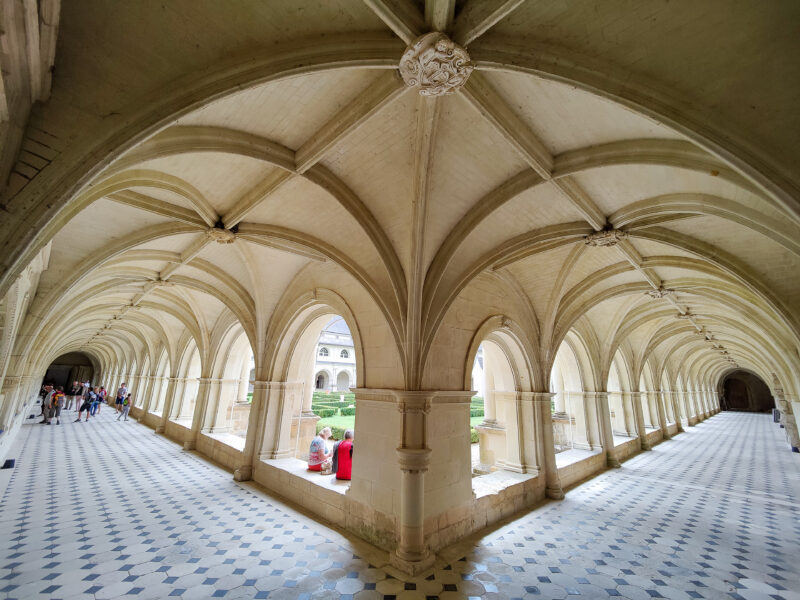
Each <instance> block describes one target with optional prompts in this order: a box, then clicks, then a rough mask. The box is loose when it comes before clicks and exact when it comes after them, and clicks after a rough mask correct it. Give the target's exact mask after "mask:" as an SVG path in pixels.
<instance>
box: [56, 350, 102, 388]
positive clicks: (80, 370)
mask: <svg viewBox="0 0 800 600" xmlns="http://www.w3.org/2000/svg"><path fill="white" fill-rule="evenodd" d="M93 377H94V365H93V364H92V361H91V360H90V359H89V357H88V356H86V355H85V354H83V353H82V352H70V353H68V354H62V355H61V356H59V357H58V358H56V359H55V360H54V361H53V362H52V363H51V364H50V366H49V367H47V371H46V372H45V374H44V380H43V381H42V383H49V384H52V385H54V386H62V387H63V388H64V389H65V390H69V389H70V387H71V386H72V382H73V381H90V382H91V383H95V382H94V381H93V380H92V378H93ZM98 385H100V383H99V382H98Z"/></svg>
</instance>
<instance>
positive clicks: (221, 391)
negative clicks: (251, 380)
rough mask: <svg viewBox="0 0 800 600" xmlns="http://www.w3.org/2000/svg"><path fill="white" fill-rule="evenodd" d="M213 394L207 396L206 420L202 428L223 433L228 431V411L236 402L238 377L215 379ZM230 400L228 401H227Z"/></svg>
mask: <svg viewBox="0 0 800 600" xmlns="http://www.w3.org/2000/svg"><path fill="white" fill-rule="evenodd" d="M216 381H217V382H218V383H217V385H216V386H215V388H216V389H215V390H214V392H215V393H214V394H212V395H210V396H209V398H208V402H209V404H208V410H207V415H208V417H207V418H208V419H209V420H208V421H206V424H205V425H204V428H205V430H206V431H208V432H209V433H225V432H227V431H230V429H231V427H230V411H231V409H232V408H233V405H234V403H235V402H236V399H237V396H238V393H239V390H238V387H239V379H217V380H216ZM228 400H230V402H228Z"/></svg>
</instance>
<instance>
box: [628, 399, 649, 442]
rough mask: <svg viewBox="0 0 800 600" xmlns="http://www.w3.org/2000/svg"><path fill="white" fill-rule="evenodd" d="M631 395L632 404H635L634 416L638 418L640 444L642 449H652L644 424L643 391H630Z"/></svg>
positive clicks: (637, 431) (637, 426)
mask: <svg viewBox="0 0 800 600" xmlns="http://www.w3.org/2000/svg"><path fill="white" fill-rule="evenodd" d="M629 393H630V396H631V406H633V416H634V418H635V420H636V433H637V434H638V435H639V446H640V447H641V448H642V450H651V449H652V446H650V442H648V441H647V429H646V428H645V425H644V414H643V413H642V392H638V391H637V392H629Z"/></svg>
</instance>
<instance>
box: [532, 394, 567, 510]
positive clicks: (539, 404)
mask: <svg viewBox="0 0 800 600" xmlns="http://www.w3.org/2000/svg"><path fill="white" fill-rule="evenodd" d="M560 395H561V394H559V396H560ZM552 396H553V394H550V393H547V392H537V393H534V394H533V398H534V405H535V407H536V408H537V409H538V414H539V421H540V422H541V434H542V451H543V453H544V457H543V460H542V463H543V465H544V473H545V485H546V488H545V495H546V496H547V497H548V498H552V499H553V500H561V499H562V498H564V490H562V489H561V479H560V478H559V476H558V467H556V449H555V446H554V444H553V415H552V413H551V412H550V411H551V408H550V398H551V397H552ZM562 404H563V402H562Z"/></svg>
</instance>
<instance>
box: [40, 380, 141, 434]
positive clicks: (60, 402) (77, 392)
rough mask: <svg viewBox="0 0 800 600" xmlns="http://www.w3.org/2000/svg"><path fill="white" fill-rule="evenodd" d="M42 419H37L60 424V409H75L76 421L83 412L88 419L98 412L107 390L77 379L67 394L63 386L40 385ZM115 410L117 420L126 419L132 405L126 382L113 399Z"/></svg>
mask: <svg viewBox="0 0 800 600" xmlns="http://www.w3.org/2000/svg"><path fill="white" fill-rule="evenodd" d="M40 395H41V396H42V412H41V416H42V420H41V421H39V423H40V424H42V425H50V424H51V422H52V420H53V419H55V420H56V425H60V424H61V410H62V409H65V410H72V406H73V405H74V406H75V410H76V411H77V412H78V418H77V419H75V422H76V423H79V422H80V420H81V415H82V414H83V413H84V412H85V413H86V419H85V421H88V420H89V417H90V416H92V417H93V416H95V415H96V414H99V413H100V407H101V406H102V405H103V404H104V403H105V402H106V398H107V396H108V392H107V391H106V388H105V387H103V386H99V387H98V386H95V387H92V384H91V382H89V381H84V382H83V383H81V382H79V381H73V382H72V388H70V391H69V394H65V393H64V387H63V386H60V385H59V386H57V387H54V386H53V385H51V384H46V385H44V386H42V392H41V394H40ZM114 405H115V408H116V411H117V413H118V414H117V421H119V420H120V419H121V418H123V417H124V420H125V421H127V420H128V413H129V411H130V409H131V406H132V405H133V397H132V396H131V394H130V393H129V392H128V386H127V384H125V383H123V384H122V385H121V386H120V387H119V389H118V390H117V396H116V399H115V401H114Z"/></svg>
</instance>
